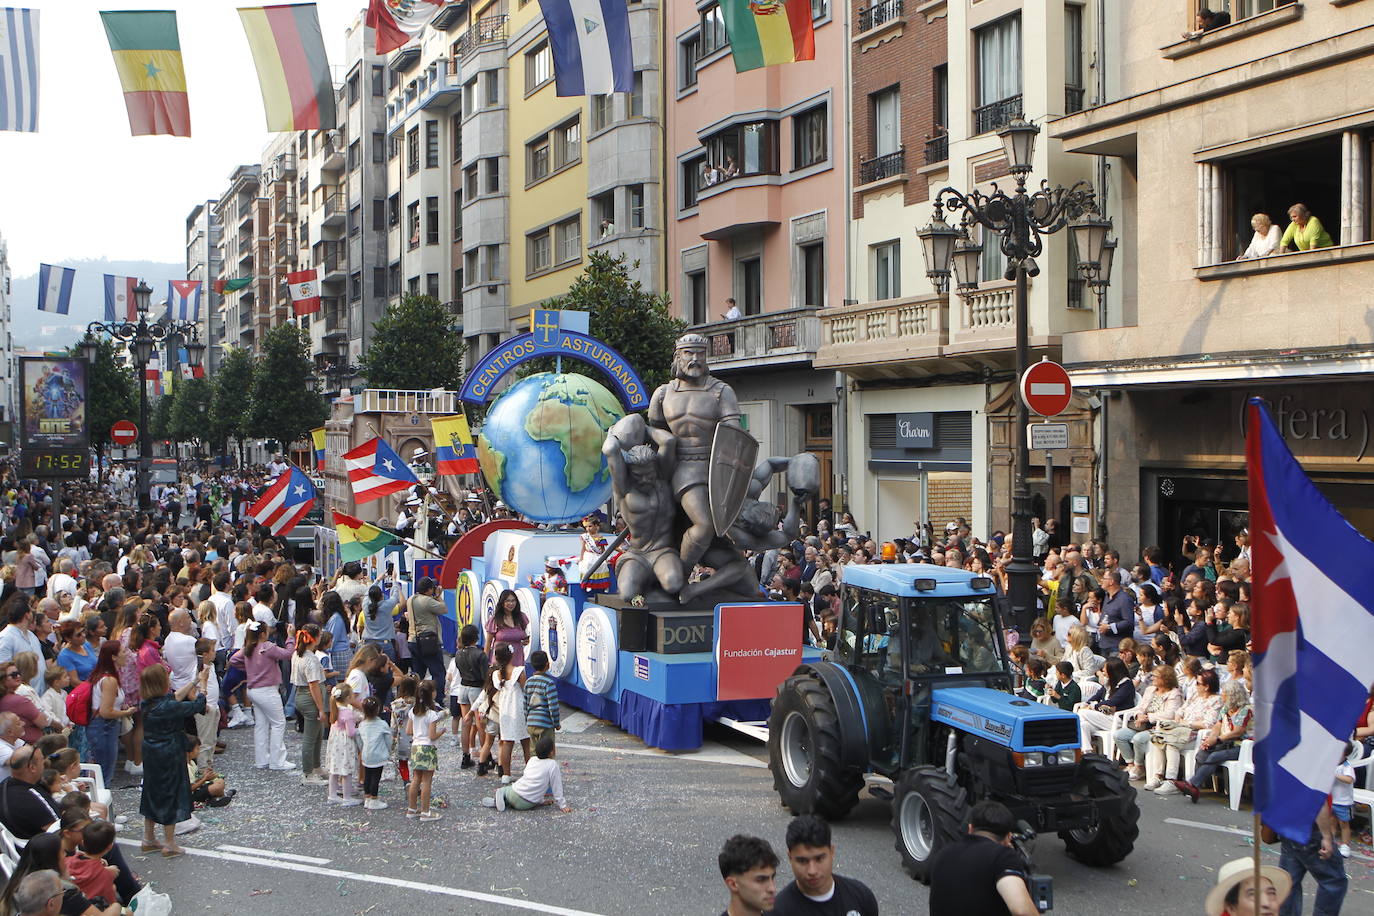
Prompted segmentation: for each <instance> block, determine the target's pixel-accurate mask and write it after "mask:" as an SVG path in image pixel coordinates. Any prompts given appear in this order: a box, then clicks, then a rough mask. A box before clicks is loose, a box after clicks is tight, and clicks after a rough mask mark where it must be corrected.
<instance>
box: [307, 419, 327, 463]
mask: <svg viewBox="0 0 1374 916" xmlns="http://www.w3.org/2000/svg"><path fill="white" fill-rule="evenodd" d="M310 444H311V445H312V446H313V447H314V449H315V470H317V471H323V470H324V427H323V426H318V427H316V428H315V429H312V430H311V431H310Z"/></svg>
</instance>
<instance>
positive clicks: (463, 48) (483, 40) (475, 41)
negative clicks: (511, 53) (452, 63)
mask: <svg viewBox="0 0 1374 916" xmlns="http://www.w3.org/2000/svg"><path fill="white" fill-rule="evenodd" d="M506 18H507V17H506V16H504V15H502V16H487V17H485V18H483V19H478V20H477V22H476V23H475V24H473V25H472V27H470V28H469V29H468V30H467V31H466V32H464V33H463V37H462V38H460V39H458V59H459V60H463V59H464V58H466V57H467V56H468V55H470V54H472V52H474V51H476V50H477V49H478V48H480V47H482V46H484V45H490V44H505V42H506Z"/></svg>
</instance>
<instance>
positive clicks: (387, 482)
mask: <svg viewBox="0 0 1374 916" xmlns="http://www.w3.org/2000/svg"><path fill="white" fill-rule="evenodd" d="M343 460H344V467H345V468H346V469H347V470H348V482H349V484H350V485H352V487H353V501H354V502H355V503H359V504H361V503H367V502H371V501H372V500H374V499H381V498H382V497H383V496H386V495H388V494H391V493H397V492H399V491H401V490H405V489H408V488H410V487H411V486H413V485H415V484H417V483H419V482H420V479H419V478H418V477H416V476H415V473H414V472H413V471H411V469H410V466H409V465H407V464H406V463H405V462H404V461H402V460H401V456H400V455H398V454H396V450H395V449H393V448H392V447H391V446H389V445H387V444H386V443H385V442H383V441H382V440H381V439H380V438H376V437H374V438H372V439H369V440H367V441H366V442H364V443H363V444H362V445H360V446H358V447H357V448H355V449H352V450H350V451H347V452H344V453H343Z"/></svg>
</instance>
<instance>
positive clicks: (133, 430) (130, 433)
mask: <svg viewBox="0 0 1374 916" xmlns="http://www.w3.org/2000/svg"><path fill="white" fill-rule="evenodd" d="M137 440H138V427H137V426H135V425H134V424H133V422H132V421H131V420H120V421H119V422H118V423H116V424H115V425H114V426H111V427H110V441H111V442H113V443H114V444H115V445H133V444H134V442H136V441H137Z"/></svg>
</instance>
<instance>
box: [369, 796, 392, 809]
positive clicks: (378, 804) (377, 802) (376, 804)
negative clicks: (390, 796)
mask: <svg viewBox="0 0 1374 916" xmlns="http://www.w3.org/2000/svg"><path fill="white" fill-rule="evenodd" d="M390 807H391V806H390V805H388V804H387V803H386V802H384V801H382V800H381V799H380V798H374V799H372V810H373V811H385V810H386V809H387V808H390Z"/></svg>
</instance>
